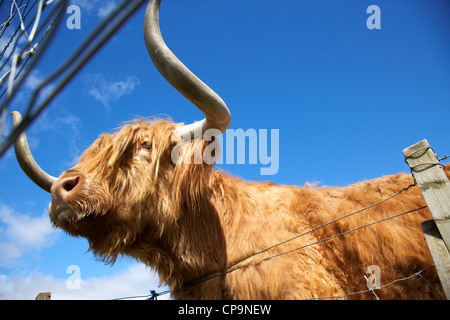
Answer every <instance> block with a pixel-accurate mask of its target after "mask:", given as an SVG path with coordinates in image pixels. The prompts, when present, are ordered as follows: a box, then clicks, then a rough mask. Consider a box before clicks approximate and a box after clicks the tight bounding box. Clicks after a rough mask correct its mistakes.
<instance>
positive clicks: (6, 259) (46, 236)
mask: <svg viewBox="0 0 450 320" xmlns="http://www.w3.org/2000/svg"><path fill="white" fill-rule="evenodd" d="M0 222H1V224H0V230H1V232H0V252H1V253H2V254H1V255H0V266H10V265H13V264H15V263H16V262H17V260H18V259H20V258H21V257H22V256H23V255H24V253H26V252H30V251H34V252H38V251H39V250H40V249H42V248H44V247H50V246H52V245H53V244H54V243H55V242H56V240H57V239H58V234H59V232H58V231H56V230H54V229H53V228H52V226H51V224H50V221H49V218H48V213H47V212H44V213H43V214H42V215H41V216H39V217H33V216H31V215H29V214H21V213H19V212H16V211H14V210H13V209H12V208H10V207H8V206H7V205H4V204H1V203H0Z"/></svg>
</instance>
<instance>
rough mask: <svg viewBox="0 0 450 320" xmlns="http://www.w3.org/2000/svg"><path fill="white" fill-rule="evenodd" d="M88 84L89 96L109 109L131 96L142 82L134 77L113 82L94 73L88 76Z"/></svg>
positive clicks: (129, 76) (130, 76)
mask: <svg viewBox="0 0 450 320" xmlns="http://www.w3.org/2000/svg"><path fill="white" fill-rule="evenodd" d="M86 84H87V86H88V90H87V94H88V95H89V96H92V97H93V98H94V99H95V100H97V101H100V102H101V103H102V104H103V105H104V106H105V108H107V109H109V108H110V104H111V103H112V102H113V101H116V100H118V99H120V98H121V97H123V96H126V95H131V93H132V92H133V90H134V88H135V87H136V86H138V85H140V84H141V81H140V80H139V78H137V77H136V76H134V75H128V76H125V77H123V78H121V79H120V80H111V79H107V78H105V76H104V75H103V74H101V73H94V74H89V75H87V76H86Z"/></svg>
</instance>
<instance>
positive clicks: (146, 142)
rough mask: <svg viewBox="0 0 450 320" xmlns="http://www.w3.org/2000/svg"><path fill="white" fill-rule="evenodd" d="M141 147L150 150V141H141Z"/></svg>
mask: <svg viewBox="0 0 450 320" xmlns="http://www.w3.org/2000/svg"><path fill="white" fill-rule="evenodd" d="M141 147H142V148H143V149H147V150H151V149H152V144H151V143H150V142H148V141H145V142H143V143H142V144H141Z"/></svg>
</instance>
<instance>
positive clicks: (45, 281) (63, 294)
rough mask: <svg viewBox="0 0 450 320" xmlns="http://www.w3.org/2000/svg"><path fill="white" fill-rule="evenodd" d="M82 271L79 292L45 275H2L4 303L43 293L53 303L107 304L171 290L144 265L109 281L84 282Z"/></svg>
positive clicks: (2, 298)
mask: <svg viewBox="0 0 450 320" xmlns="http://www.w3.org/2000/svg"><path fill="white" fill-rule="evenodd" d="M80 271H81V274H80V276H81V284H80V288H79V289H69V288H68V286H67V279H58V278H55V277H53V276H50V275H45V274H42V273H33V274H30V275H27V276H23V275H13V276H8V275H4V274H0V300H6V299H27V300H29V299H34V298H35V297H36V296H37V294H38V293H39V292H51V293H52V300H78V299H85V300H106V299H116V298H122V297H132V296H141V295H142V296H143V295H148V294H149V293H150V290H155V291H156V292H162V291H166V290H167V288H166V287H163V288H158V284H159V279H158V278H157V277H155V275H154V273H153V272H152V271H150V270H149V269H148V268H146V267H145V266H144V265H143V264H133V265H131V266H130V267H129V268H128V269H126V270H124V271H122V272H119V273H117V274H114V275H112V276H108V277H92V278H88V279H83V270H80ZM69 277H70V274H68V275H67V278H69ZM69 287H70V286H69ZM169 298H170V295H169V294H166V295H164V296H160V297H158V299H161V300H162V299H169ZM140 299H144V298H140Z"/></svg>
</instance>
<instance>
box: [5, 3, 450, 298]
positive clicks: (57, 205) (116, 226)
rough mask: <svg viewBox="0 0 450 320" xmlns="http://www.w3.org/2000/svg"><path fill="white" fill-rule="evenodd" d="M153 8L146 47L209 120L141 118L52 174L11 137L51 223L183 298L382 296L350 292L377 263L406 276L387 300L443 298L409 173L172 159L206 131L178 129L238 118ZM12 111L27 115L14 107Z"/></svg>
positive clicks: (390, 275)
mask: <svg viewBox="0 0 450 320" xmlns="http://www.w3.org/2000/svg"><path fill="white" fill-rule="evenodd" d="M158 10H159V1H153V0H152V1H150V4H149V6H148V8H147V13H146V24H145V25H146V27H145V39H146V44H147V46H148V50H149V53H150V55H151V56H152V59H153V60H154V62H155V64H156V65H157V67H158V69H159V70H160V71H161V72H162V73H163V75H164V76H165V77H166V78H167V79H168V80H169V81H170V82H171V83H172V84H173V85H174V86H175V87H176V88H178V89H179V90H180V91H181V92H182V93H183V94H184V95H185V96H186V97H188V98H189V99H190V100H191V101H192V102H194V104H195V105H197V106H198V107H199V108H200V109H201V110H202V111H203V112H204V113H205V115H206V119H205V120H204V121H202V122H201V123H200V124H198V123H197V124H193V125H190V126H182V125H180V124H174V123H172V122H169V121H165V120H155V121H150V120H148V121H146V120H136V121H135V122H133V123H130V124H127V125H125V126H123V128H121V129H120V130H119V131H118V132H116V133H113V134H103V135H101V136H100V138H99V139H98V140H97V141H95V142H94V144H93V145H92V146H91V147H89V148H88V149H87V150H86V151H85V152H84V153H83V155H82V157H81V159H80V161H79V163H78V164H77V165H76V166H75V167H73V168H72V169H70V170H67V171H65V172H64V173H63V174H62V175H61V176H60V177H59V178H58V179H56V178H52V177H50V176H48V175H47V174H46V173H44V172H43V171H42V170H41V169H40V168H39V167H38V166H37V165H36V164H35V163H34V160H33V159H32V156H31V154H30V153H29V150H28V148H27V144H26V138H25V135H22V136H21V138H20V139H19V140H18V141H17V142H16V144H15V148H16V152H17V156H18V160H19V162H20V164H21V166H22V167H23V168H24V171H25V172H26V173H27V174H28V175H29V176H30V177H31V178H32V179H33V181H35V182H36V183H38V185H39V186H41V187H43V188H44V189H46V190H48V191H51V195H52V202H51V205H50V209H49V213H50V218H51V221H52V223H53V224H54V226H56V227H59V228H62V229H63V230H65V231H66V232H67V233H69V234H70V235H73V236H82V237H85V238H87V239H88V241H89V244H90V249H91V250H92V251H93V253H94V254H95V255H96V256H97V257H98V258H100V259H102V260H104V261H106V262H114V261H115V260H116V258H117V257H118V256H120V255H127V256H131V257H134V258H135V259H137V260H139V261H141V262H143V263H145V264H146V265H148V266H150V267H152V268H154V269H155V270H156V271H157V272H158V274H159V276H160V278H161V281H162V282H165V283H167V284H168V285H169V286H170V290H171V293H172V295H173V297H175V298H181V299H309V298H320V297H333V296H343V297H345V298H349V299H374V298H375V295H374V294H373V292H371V291H368V292H365V293H359V294H354V295H346V294H349V293H354V292H359V291H366V290H367V281H366V279H365V276H368V277H369V276H370V279H373V277H372V276H371V274H370V273H366V271H367V270H368V268H369V267H370V268H375V269H377V268H379V273H377V274H376V276H377V277H378V279H379V280H380V283H379V284H380V285H381V286H383V285H386V284H390V283H392V282H394V281H395V280H397V279H403V278H408V279H403V280H402V281H396V282H394V283H393V284H391V285H389V286H386V287H384V288H382V289H380V290H376V295H377V296H378V297H379V298H380V299H436V298H442V297H444V296H443V292H442V288H441V286H440V283H439V280H438V278H437V275H436V271H435V269H434V268H433V267H432V266H433V261H432V259H431V257H430V253H429V251H428V248H427V244H426V242H425V241H424V236H423V233H422V230H421V228H420V223H421V222H422V221H424V220H427V219H430V218H431V217H430V214H429V211H428V209H427V208H424V206H425V202H424V200H423V198H422V195H421V193H420V191H419V190H418V188H417V187H416V186H414V187H409V188H407V187H408V186H410V185H411V184H412V183H413V178H412V177H411V175H408V174H397V175H393V176H386V177H382V178H379V179H375V180H372V181H365V182H360V183H357V184H355V185H352V186H349V187H345V188H333V187H321V188H317V187H304V188H297V187H290V186H277V185H274V184H272V183H253V182H248V181H244V180H241V179H239V178H236V177H233V176H231V175H228V174H226V173H224V172H221V171H218V170H215V169H214V166H213V165H210V164H207V163H204V162H203V163H200V164H187V163H184V162H183V161H180V162H176V161H174V160H173V157H172V152H173V150H174V148H175V147H177V148H178V149H179V154H180V155H181V156H182V157H183V158H184V159H186V158H187V159H189V158H193V157H194V155H195V152H196V151H198V150H199V149H200V150H201V151H203V150H204V148H206V147H207V146H208V145H209V142H207V141H204V140H202V139H192V140H190V139H189V141H187V142H186V141H180V137H181V136H182V135H186V134H191V133H192V132H193V130H202V131H203V132H204V131H206V130H207V129H209V128H217V129H219V130H220V131H224V130H225V129H226V127H227V126H228V124H229V122H230V117H229V113H228V109H227V108H226V106H225V105H224V104H223V101H222V100H220V98H219V97H218V96H216V95H215V93H214V92H212V90H210V89H209V88H207V87H206V86H205V85H204V84H203V83H201V81H199V80H198V79H197V78H195V76H193V75H192V74H191V73H190V72H189V71H188V70H187V69H186V68H185V67H184V66H183V65H182V64H181V62H179V61H178V60H177V59H176V58H175V56H173V54H172V53H171V52H170V50H168V48H167V47H166V46H165V45H164V43H163V41H162V38H160V34H159V26H158ZM14 122H15V124H16V125H17V124H18V123H19V122H20V115H19V114H18V113H14ZM174 137H175V138H174ZM449 169H450V168H449V167H448V166H447V168H446V169H445V170H446V173H447V175H449V174H450V170H449ZM403 189H405V190H403ZM401 190H403V191H402V192H400V193H399V194H398V195H397V196H395V197H393V198H390V199H388V200H386V201H383V202H382V203H380V204H378V205H376V206H374V207H372V208H369V209H367V210H365V211H363V212H359V213H355V214H354V215H351V216H349V217H346V218H344V219H341V220H339V221H336V222H333V223H329V222H332V221H334V220H336V219H338V218H341V217H343V216H345V215H347V214H349V213H352V212H355V211H357V210H360V209H362V208H365V207H366V206H369V205H372V204H375V203H378V202H380V201H382V200H384V199H387V198H389V197H390V196H392V195H394V194H396V193H397V192H399V191H401ZM405 212H409V213H406V214H404V215H401V216H398V217H395V218H393V219H390V220H388V221H383V222H380V223H377V224H373V225H370V226H367V227H364V228H363V229H358V230H354V231H352V232H349V233H346V234H343V235H340V236H336V237H333V236H335V235H339V234H341V233H344V232H346V231H349V230H353V229H357V228H359V227H361V226H366V225H367V224H370V223H372V222H376V221H379V220H381V219H385V218H388V217H392V216H395V215H398V214H401V213H405ZM328 223H329V224H328ZM325 224H326V225H325ZM323 225H325V226H323ZM320 226H323V227H320ZM319 227H320V228H319ZM294 237H295V239H293V240H291V241H288V242H285V241H286V240H288V239H292V238H294ZM327 238H330V239H328V240H324V239H327ZM320 240H324V241H320ZM278 244H279V245H278ZM291 250H292V251H291ZM373 266H376V267H373ZM370 270H374V269H370ZM417 272H420V274H417V275H416V276H413V277H410V276H412V275H415V273H417ZM409 277H410V278H409Z"/></svg>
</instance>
